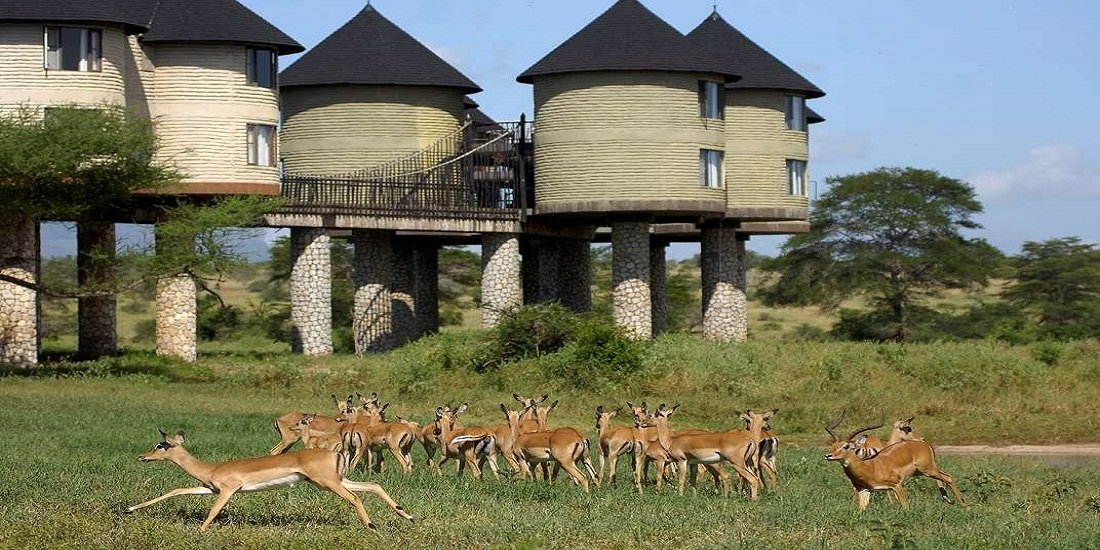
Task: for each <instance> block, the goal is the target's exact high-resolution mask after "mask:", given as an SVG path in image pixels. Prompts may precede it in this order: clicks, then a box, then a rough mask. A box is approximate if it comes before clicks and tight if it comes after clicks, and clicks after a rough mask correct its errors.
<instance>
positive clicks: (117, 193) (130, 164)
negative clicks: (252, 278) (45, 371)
mask: <svg viewBox="0 0 1100 550" xmlns="http://www.w3.org/2000/svg"><path fill="white" fill-rule="evenodd" d="M158 150H159V142H158V140H157V137H156V134H155V132H154V123H153V122H152V121H151V120H149V119H148V118H146V117H142V116H140V115H136V114H134V113H131V112H129V111H127V110H126V109H124V108H123V107H119V106H115V105H101V106H98V107H97V108H94V109H88V108H79V107H75V106H59V107H50V108H49V109H47V110H46V111H45V114H44V115H43V112H42V111H39V110H37V109H32V108H22V109H19V110H18V111H16V112H14V113H7V114H3V115H0V196H2V197H3V200H2V201H0V216H3V217H4V219H5V220H7V221H8V222H9V223H10V224H11V225H12V226H13V227H17V228H21V227H25V226H27V225H28V224H34V223H37V222H38V221H41V220H61V221H75V222H78V223H80V222H88V221H98V220H109V219H113V218H116V217H119V216H120V215H123V214H124V213H125V212H128V211H129V210H131V209H132V208H133V206H134V202H135V200H136V199H137V198H138V197H142V198H144V199H146V200H148V199H149V198H150V197H151V196H155V195H156V193H157V192H158V191H163V190H164V189H166V188H168V187H171V186H173V185H176V184H178V183H179V182H180V180H181V179H182V178H183V174H181V173H180V172H178V171H177V170H176V169H175V168H174V167H172V166H171V164H170V163H169V162H168V161H167V160H164V159H159V158H158V156H157V152H158ZM139 192H140V193H139ZM280 204H281V202H280V201H279V200H271V199H267V198H260V197H231V198H226V199H223V200H219V201H214V202H211V203H206V204H196V203H190V202H186V201H173V202H170V203H169V202H164V203H161V204H160V205H159V206H158V208H159V210H160V212H159V215H158V218H159V221H158V223H157V238H158V239H163V240H166V241H180V242H188V243H193V244H194V246H181V247H161V249H160V250H156V251H155V252H154V249H153V245H152V244H150V245H148V246H145V247H134V248H130V249H128V250H125V251H123V253H122V254H118V255H116V254H115V253H114V252H115V251H114V250H101V251H91V253H90V254H89V256H90V257H91V261H92V262H94V263H96V264H97V265H98V266H99V268H100V270H101V271H102V272H104V273H114V274H115V275H114V276H113V277H110V278H107V279H97V280H94V281H89V282H85V283H84V284H81V285H75V284H62V285H50V286H46V285H45V284H43V283H42V282H30V281H25V280H22V279H20V278H17V277H11V276H8V275H5V274H0V283H9V284H14V285H18V286H22V287H25V288H30V289H32V290H35V291H37V292H40V293H43V294H46V295H50V296H55V297H65V298H83V297H90V296H97V295H107V294H117V293H119V292H121V291H124V290H128V289H131V288H135V287H137V286H139V285H140V284H142V283H143V282H146V281H150V280H154V279H157V278H159V277H163V276H174V275H179V274H189V275H192V276H194V277H195V278H196V279H198V280H199V282H200V285H201V284H202V280H203V279H212V278H220V277H222V276H223V275H225V274H226V273H228V271H229V270H231V269H233V268H234V267H236V266H237V265H239V264H240V262H241V261H242V259H243V258H242V257H241V255H240V254H238V253H237V251H236V249H235V242H234V241H235V240H237V239H241V238H243V237H244V236H245V235H244V234H242V233H240V232H239V231H235V230H232V229H227V228H234V227H238V228H239V227H250V226H253V225H255V224H257V223H258V222H259V221H260V220H261V217H262V215H263V214H265V213H267V212H270V211H271V210H272V209H274V208H276V207H278V206H279V205H280ZM31 227H32V228H33V225H31ZM203 286H205V285H203Z"/></svg>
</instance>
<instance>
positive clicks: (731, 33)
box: [688, 11, 825, 98]
mask: <svg viewBox="0 0 1100 550" xmlns="http://www.w3.org/2000/svg"><path fill="white" fill-rule="evenodd" d="M688 37H690V38H693V39H695V40H696V42H698V43H700V44H701V45H703V47H705V48H706V49H707V50H708V51H709V52H710V53H711V54H712V55H714V56H717V57H718V58H719V59H720V60H721V62H722V68H723V69H724V70H726V71H731V72H734V73H737V74H739V75H741V77H742V78H741V80H739V81H737V82H733V83H730V84H726V87H727V88H730V89H737V90H782V91H788V92H800V93H804V94H806V97H809V98H814V97H821V96H823V95H825V92H823V91H821V89H819V88H818V87H817V86H814V85H813V83H812V82H810V81H809V80H806V79H805V78H804V77H803V76H802V75H800V74H798V73H797V72H795V70H794V69H792V68H790V67H788V66H787V65H785V64H784V63H783V62H782V61H780V60H779V59H777V58H776V57H775V56H773V55H772V54H770V53H768V52H767V50H765V49H764V48H761V47H760V46H759V45H757V44H756V42H753V41H752V40H750V39H749V37H747V36H745V35H744V34H741V31H739V30H737V29H735V28H733V26H732V25H730V24H729V23H727V22H726V20H725V19H722V16H721V15H718V12H717V11H715V12H714V13H712V14H711V15H709V16H708V17H707V18H706V19H705V20H703V22H702V23H700V24H699V26H698V27H696V28H695V30H693V31H691V32H690V33H688Z"/></svg>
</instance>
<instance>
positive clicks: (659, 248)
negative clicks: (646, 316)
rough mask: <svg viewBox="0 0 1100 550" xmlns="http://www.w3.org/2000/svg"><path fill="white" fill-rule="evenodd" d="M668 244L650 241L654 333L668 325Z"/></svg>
mask: <svg viewBox="0 0 1100 550" xmlns="http://www.w3.org/2000/svg"><path fill="white" fill-rule="evenodd" d="M667 251H668V245H667V244H665V243H663V242H650V243H649V301H650V307H651V311H652V312H653V335H654V336H656V335H658V334H661V333H662V332H664V331H665V328H666V327H667V326H668V260H667Z"/></svg>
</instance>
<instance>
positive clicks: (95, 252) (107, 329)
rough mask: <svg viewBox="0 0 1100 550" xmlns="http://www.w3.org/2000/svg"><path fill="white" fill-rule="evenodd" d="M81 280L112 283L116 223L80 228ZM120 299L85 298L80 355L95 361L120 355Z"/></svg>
mask: <svg viewBox="0 0 1100 550" xmlns="http://www.w3.org/2000/svg"><path fill="white" fill-rule="evenodd" d="M76 243H77V244H76V248H77V253H76V262H77V280H78V281H79V283H80V284H81V285H93V286H94V285H95V284H96V283H101V282H106V281H109V280H110V278H111V277H112V275H113V266H112V260H113V258H114V255H115V224H113V223H109V222H81V223H80V224H78V225H77V228H76ZM115 305H116V298H115V296H114V295H110V296H95V297H90V298H81V299H80V300H79V302H78V305H77V318H78V326H79V329H78V333H79V337H78V342H79V355H80V356H81V357H84V358H87V359H95V358H97V357H102V356H104V355H113V354H114V353H116V352H118V332H117V326H118V313H117V311H116V308H115Z"/></svg>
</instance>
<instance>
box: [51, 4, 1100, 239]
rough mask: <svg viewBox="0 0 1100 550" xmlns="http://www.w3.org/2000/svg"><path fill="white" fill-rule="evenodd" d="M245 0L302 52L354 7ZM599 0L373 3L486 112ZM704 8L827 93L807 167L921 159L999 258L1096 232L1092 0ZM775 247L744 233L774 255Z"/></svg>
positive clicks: (522, 93)
mask: <svg viewBox="0 0 1100 550" xmlns="http://www.w3.org/2000/svg"><path fill="white" fill-rule="evenodd" d="M242 3H243V4H245V5H247V6H248V7H249V8H251V9H252V10H254V11H256V12H257V13H259V14H260V15H262V16H263V17H265V18H267V19H268V20H269V21H271V22H272V23H274V24H275V25H276V26H278V27H279V28H281V29H283V30H284V31H285V32H287V33H288V34H289V35H291V36H293V37H294V38H295V39H297V40H298V41H299V42H301V43H302V44H303V45H305V46H306V47H307V48H308V47H310V46H313V45H314V44H316V43H317V42H319V41H321V40H322V39H323V38H324V37H325V36H327V35H328V34H329V33H331V32H332V31H334V30H336V29H337V28H338V27H339V26H340V25H342V24H343V23H344V22H346V21H347V20H348V19H350V18H351V17H352V16H354V15H355V14H356V13H357V12H358V11H359V10H360V9H362V7H363V6H364V5H365V2H360V1H347V0H310V1H309V2H308V3H306V2H302V1H301V0H242ZM612 3H613V0H527V1H523V0H520V1H511V0H509V1H503V0H463V1H461V2H460V1H457V0H374V1H373V5H374V7H375V8H376V9H378V10H379V12H381V13H382V14H383V15H385V16H386V17H387V18H388V19H390V20H391V21H393V22H394V23H396V24H397V25H398V26H400V27H402V28H403V29H405V30H406V31H407V32H409V33H410V34H412V35H413V36H414V37H416V38H417V39H419V40H420V41H421V42H423V43H424V44H426V45H427V46H428V47H430V48H432V49H433V50H434V51H436V53H438V54H439V55H440V56H441V57H443V58H444V59H446V60H448V61H450V62H451V63H452V64H453V65H455V66H456V67H457V68H458V69H459V70H461V71H462V72H463V73H465V74H466V75H467V76H468V77H470V78H471V79H473V80H474V81H475V82H477V83H478V84H480V85H481V87H482V88H484V89H485V91H484V92H482V93H480V94H477V95H476V96H474V97H475V99H476V100H477V101H478V102H479V103H480V104H481V105H482V109H483V110H484V111H486V112H487V113H488V114H490V115H491V116H493V117H494V118H497V119H499V120H514V119H517V118H518V117H519V114H520V113H521V112H526V113H528V116H530V115H531V112H532V94H531V87H530V86H528V85H524V84H519V83H517V82H516V81H515V77H516V75H518V74H519V73H521V72H522V71H523V70H525V69H526V68H527V67H529V66H530V65H532V64H534V63H535V62H536V61H538V60H539V59H540V58H541V57H542V56H544V55H545V54H546V53H548V52H549V51H550V50H552V49H553V48H554V47H556V46H557V45H558V44H560V43H561V42H562V41H564V40H566V39H567V38H568V37H569V36H571V35H572V34H573V33H574V32H576V31H577V30H579V29H580V28H581V27H583V26H584V25H586V24H587V23H588V22H590V21H591V20H592V19H594V18H595V17H596V16H598V15H599V14H600V13H602V12H603V11H604V10H606V9H607V8H608V7H609V6H610V5H611V4H612ZM643 3H644V4H645V5H646V6H647V7H649V9H651V10H652V11H654V12H655V13H656V14H657V15H659V16H661V17H662V18H664V19H665V20H666V21H668V22H669V23H671V24H672V25H673V26H674V27H676V28H677V29H679V30H680V31H682V32H685V33H686V32H689V31H690V30H691V29H692V28H694V27H695V26H696V25H698V24H699V23H700V22H701V21H702V20H703V19H704V18H705V17H706V16H707V15H708V14H709V13H710V12H711V9H712V0H643ZM307 5H308V8H307V7H305V6H307ZM718 10H719V12H720V13H721V14H722V15H723V17H724V18H725V19H726V20H727V21H729V22H730V23H731V24H732V25H734V26H735V27H737V28H738V29H740V30H741V31H742V32H744V33H745V34H746V35H748V36H749V37H750V38H752V39H753V40H755V41H756V42H757V43H758V44H760V45H761V46H763V47H764V48H765V49H767V50H769V51H770V52H772V53H773V54H774V55H776V56H777V57H779V58H780V59H782V60H783V61H784V62H786V63H787V64H788V65H790V66H791V67H793V68H794V69H795V70H797V71H799V72H800V73H802V74H803V75H804V76H806V77H807V78H809V79H810V80H812V81H813V82H814V83H815V84H817V85H818V86H819V87H820V88H822V89H823V90H825V91H826V92H827V94H828V95H826V96H825V97H824V98H821V99H816V100H813V101H811V103H810V105H811V107H813V108H814V109H815V110H816V111H818V112H819V113H821V114H822V115H824V116H825V118H826V119H828V120H827V122H825V123H822V124H817V125H814V126H813V127H812V132H811V160H810V163H811V164H810V170H811V173H812V177H811V179H812V180H814V181H817V182H820V183H821V185H823V184H824V180H825V178H826V177H828V176H832V175H843V174H850V173H854V172H860V171H865V170H870V169H873V168H875V167H879V166H916V167H920V168H930V169H935V170H939V171H940V172H941V173H943V174H945V175H947V176H950V177H955V178H959V179H963V180H966V181H969V182H971V183H972V184H974V185H975V187H976V189H977V191H978V193H979V196H980V198H981V199H982V201H983V203H984V204H985V208H986V213H985V214H983V215H982V216H981V217H980V219H979V221H980V222H981V223H982V224H983V225H984V226H985V229H984V230H983V231H980V232H978V233H977V234H978V235H979V236H981V237H984V238H986V239H988V240H989V241H990V242H992V243H993V244H994V245H996V246H997V247H999V248H1001V249H1002V250H1004V251H1006V252H1008V253H1016V252H1018V250H1019V247H1020V244H1021V243H1022V242H1023V241H1025V240H1042V239H1046V238H1051V237H1059V236H1068V235H1078V236H1080V237H1082V238H1084V239H1086V240H1089V241H1093V242H1097V241H1100V228H1098V227H1100V224H1098V223H1097V222H1096V221H1095V218H1094V212H1095V210H1096V209H1097V207H1098V206H1100V132H1098V128H1097V126H1098V125H1100V124H1098V123H1100V114H1098V113H1100V111H1098V110H1097V103H1096V102H1097V96H1098V95H1100V56H1098V55H1097V48H1096V46H1095V40H1094V36H1095V26H1096V23H1097V22H1098V21H1100V2H1096V1H1095V0H1093V1H1086V0H1049V1H1046V2H1036V1H1027V2H1023V1H1021V2H1012V1H1004V0H966V1H958V0H955V1H950V2H948V1H941V0H921V1H912V0H907V1H897V0H878V1H864V0H847V1H843V2H836V1H832V2H828V1H822V0H787V1H785V2H775V1H774V0H736V1H735V0H719V2H718ZM294 57H296V56H288V57H284V58H283V59H282V63H283V66H284V67H285V66H287V65H288V64H289V62H290V61H292V60H293V59H294ZM52 235H53V232H48V233H47V234H46V235H44V237H46V238H53V237H52ZM782 242H783V238H782V237H769V238H754V239H753V240H752V241H751V242H750V243H749V244H750V248H751V249H754V250H757V251H759V252H763V253H767V254H774V253H775V251H776V249H777V247H778V246H779V245H780V244H781V243H782ZM46 244H47V250H48V251H49V250H50V249H51V248H50V247H51V246H53V245H51V244H50V243H49V242H47V243H46ZM54 244H55V245H59V244H60V241H58V242H57V243H54ZM66 248H67V247H66ZM696 250H697V246H696V247H690V246H681V247H678V248H676V249H675V250H673V256H674V257H684V256H690V255H691V254H693V253H695V251H696Z"/></svg>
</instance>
